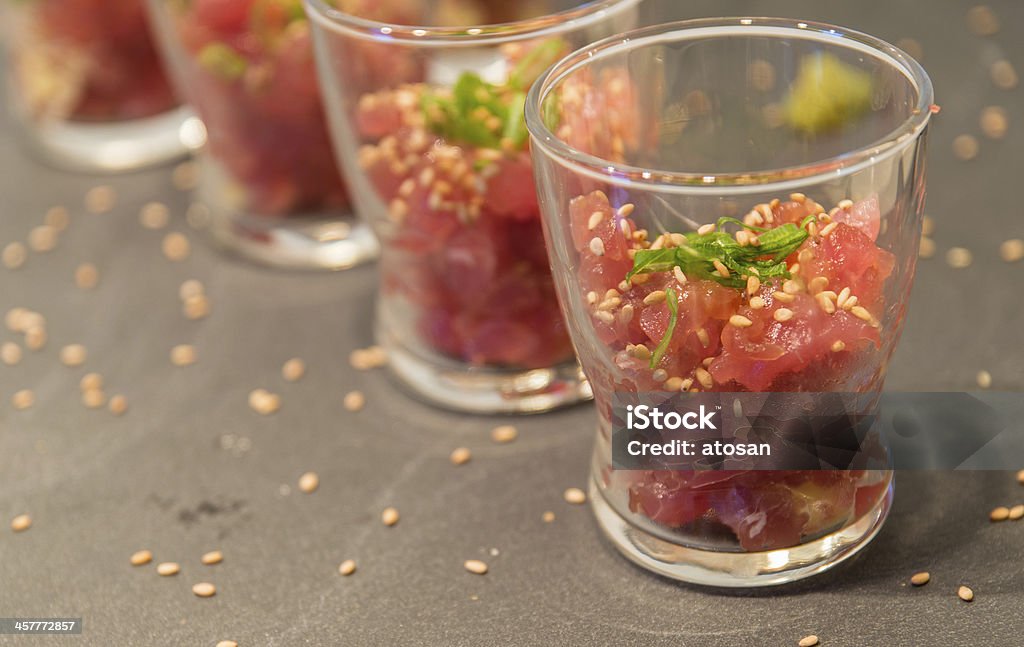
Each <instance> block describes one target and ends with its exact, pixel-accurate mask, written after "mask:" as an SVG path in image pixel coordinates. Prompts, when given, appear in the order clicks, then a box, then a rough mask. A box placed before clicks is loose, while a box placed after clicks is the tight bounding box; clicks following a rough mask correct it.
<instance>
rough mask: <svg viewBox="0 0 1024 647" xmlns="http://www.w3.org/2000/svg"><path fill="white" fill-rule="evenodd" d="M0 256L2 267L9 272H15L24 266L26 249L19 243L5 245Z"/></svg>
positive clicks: (26, 255)
mask: <svg viewBox="0 0 1024 647" xmlns="http://www.w3.org/2000/svg"><path fill="white" fill-rule="evenodd" d="M0 256H2V257H3V259H2V260H3V263H4V267H6V268H7V269H9V270H16V269H18V268H19V267H21V266H22V265H24V264H25V261H26V260H27V259H28V249H27V248H26V247H25V245H24V244H22V243H19V242H13V243H7V245H5V246H4V251H3V253H2V254H0Z"/></svg>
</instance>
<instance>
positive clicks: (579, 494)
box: [562, 487, 587, 505]
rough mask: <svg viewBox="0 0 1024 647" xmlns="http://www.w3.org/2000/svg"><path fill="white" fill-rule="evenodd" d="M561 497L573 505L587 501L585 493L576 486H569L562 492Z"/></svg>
mask: <svg viewBox="0 0 1024 647" xmlns="http://www.w3.org/2000/svg"><path fill="white" fill-rule="evenodd" d="M562 497H563V498H564V499H565V502H566V503H572V504H574V505H579V504H581V503H586V501H587V495H586V493H584V492H583V490H581V489H579V488H578V487H571V488H569V489H567V490H566V491H565V492H564V493H563V494H562Z"/></svg>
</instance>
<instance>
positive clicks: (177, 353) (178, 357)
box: [171, 344, 196, 366]
mask: <svg viewBox="0 0 1024 647" xmlns="http://www.w3.org/2000/svg"><path fill="white" fill-rule="evenodd" d="M195 363H196V348H195V346H192V345H190V344H178V345H177V346H175V347H174V348H172V349H171V364H174V365H175V366H190V365H192V364H195Z"/></svg>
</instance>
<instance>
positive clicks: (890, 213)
mask: <svg viewBox="0 0 1024 647" xmlns="http://www.w3.org/2000/svg"><path fill="white" fill-rule="evenodd" d="M931 104H932V87H931V83H930V81H929V79H928V77H927V75H926V74H925V72H924V70H923V69H922V68H921V66H920V65H919V64H918V63H917V62H915V61H914V60H913V59H911V58H910V57H909V56H907V55H906V54H905V53H903V52H902V51H900V50H898V49H897V48H895V47H893V46H891V45H888V44H886V43H884V42H882V41H879V40H877V39H875V38H873V37H871V36H868V35H865V34H861V33H857V32H853V31H850V30H847V29H843V28H841V27H834V26H830V25H823V24H817V23H810V22H797V21H794V20H780V19H767V18H754V19H739V18H736V19H711V20H696V21H688V22H681V23H675V24H668V25H661V26H657V27H653V28H649V29H643V30H639V31H635V32H632V33H629V34H626V35H623V36H618V37H613V38H610V39H607V40H605V41H602V42H600V43H596V44H594V45H591V46H589V47H586V48H584V49H582V50H580V51H577V52H575V53H573V54H571V55H570V56H568V57H567V58H565V59H563V60H562V61H560V62H559V63H558V64H556V65H555V66H554V67H553V68H552V69H551V70H550V71H549V72H548V74H546V75H545V76H544V78H543V79H541V80H540V81H538V83H537V84H536V85H535V86H534V87H533V89H532V91H531V93H530V96H529V98H528V100H527V105H526V115H527V124H528V126H529V129H530V133H531V136H532V150H533V156H534V168H535V176H536V179H537V186H538V193H539V196H540V204H541V210H542V212H543V218H544V227H545V233H546V236H547V242H548V249H549V254H550V257H551V264H552V268H553V273H554V276H555V283H556V286H557V288H558V294H559V297H560V300H561V303H562V307H563V310H564V312H565V316H566V318H567V320H568V323H569V330H570V333H571V335H572V339H573V342H574V344H575V346H576V349H577V351H578V353H579V359H580V362H581V364H582V366H583V369H584V371H585V372H586V374H587V376H588V377H589V379H590V383H591V386H592V388H593V391H594V397H595V400H596V403H597V410H598V434H597V444H596V450H595V453H594V458H593V463H592V467H591V470H592V471H591V474H592V480H591V494H592V503H593V506H594V509H595V513H596V516H597V519H598V522H599V524H600V526H601V527H602V529H603V531H604V532H605V533H606V534H607V535H608V537H609V538H610V539H611V541H612V542H613V543H614V544H615V546H616V547H617V548H618V549H619V550H620V551H622V552H623V553H624V554H625V555H626V556H628V557H629V558H630V559H632V560H633V561H635V562H637V563H639V564H640V565H642V566H644V567H645V568H648V569H650V570H653V571H656V572H658V573H661V574H663V575H666V576H668V577H672V578H676V579H680V580H685V581H689V582H694V583H700V584H707V585H714V586H737V587H742V586H759V585H766V584H778V583H782V582H787V581H792V580H796V579H799V578H802V577H806V576H808V575H811V574H814V573H818V572H821V571H823V570H825V569H827V568H829V567H831V566H833V565H835V564H836V563H838V562H840V561H842V560H844V559H846V558H848V557H850V556H851V555H853V554H854V553H856V552H857V551H858V550H859V549H860V548H862V547H863V546H865V545H866V544H867V542H868V541H869V540H870V539H871V538H872V537H873V536H874V535H875V533H876V532H877V531H878V529H879V528H880V526H881V524H882V522H883V521H884V519H885V517H886V514H887V512H888V509H889V505H890V501H891V497H892V472H891V471H889V470H885V469H879V470H861V471H744V470H733V471H689V472H687V471H671V470H646V471H642V470H614V469H612V468H611V455H610V453H611V449H610V447H611V438H610V434H611V429H612V420H611V417H612V402H613V398H614V397H615V396H616V394H617V393H618V394H635V393H639V392H654V393H672V392H679V391H683V392H687V391H698V392H703V391H740V392H742V391H747V392H792V391H800V392H833V391H843V392H852V393H860V394H867V395H868V396H870V395H871V394H872V393H875V392H877V391H878V390H880V389H881V386H882V382H883V379H884V376H885V371H886V365H887V363H888V361H889V357H890V355H891V353H892V351H893V348H894V346H895V344H896V341H897V339H898V337H899V334H900V330H901V328H902V325H903V319H904V314H905V309H906V305H907V297H908V293H909V290H910V287H911V282H912V280H913V276H914V268H915V262H916V259H917V253H916V251H917V247H918V241H919V237H920V230H921V210H922V206H923V202H924V192H925V184H924V170H925V168H924V153H925V140H926V131H927V125H928V120H929V116H930V107H931ZM722 218H726V220H720V219H722ZM769 231H773V232H774V233H771V234H770V233H768V232H769ZM722 232H726V235H725V236H724V242H722V241H723V238H722V237H720V236H719V234H720V233H722ZM783 234H785V236H786V238H787V239H788V240H789V241H790V243H787V245H781V244H778V242H777V241H781V240H783V238H782V237H781V236H782V235H783ZM762 238H763V239H764V240H762ZM719 244H721V245H722V246H721V247H716V245H719ZM762 245H763V247H762ZM777 245H778V246H777ZM755 249H756V250H759V251H758V252H754V251H752V250H755ZM651 250H654V251H651ZM657 250H663V251H660V252H659V251H657ZM715 250H721V251H722V253H721V254H720V255H715V254H717V252H716V251H715ZM768 251H770V252H771V253H770V254H767V255H764V254H765V252H768ZM641 252H643V253H641ZM652 259H655V260H658V262H657V263H652V264H651V265H649V266H647V267H646V269H644V268H642V267H639V266H640V265H641V264H642V263H643V262H646V261H650V260H652ZM635 264H636V265H637V266H638V268H639V270H640V271H639V273H636V274H634V275H633V276H632V277H631V278H630V279H628V280H627V273H629V272H630V271H631V270H632V269H633V268H634V265H635ZM751 268H753V269H751ZM755 273H756V274H755ZM758 275H759V276H760V278H758ZM886 455H887V452H886ZM887 464H888V463H883V465H887Z"/></svg>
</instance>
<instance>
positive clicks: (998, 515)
mask: <svg viewBox="0 0 1024 647" xmlns="http://www.w3.org/2000/svg"><path fill="white" fill-rule="evenodd" d="M988 518H989V520H990V521H1006V520H1007V519H1009V518H1010V509H1009V508H1007V507H1006V506H1002V505H1001V506H999V507H998V508H993V510H992V512H989V513H988Z"/></svg>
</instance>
